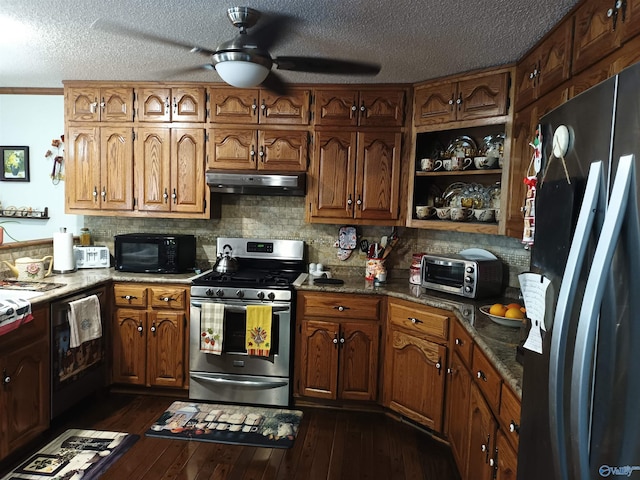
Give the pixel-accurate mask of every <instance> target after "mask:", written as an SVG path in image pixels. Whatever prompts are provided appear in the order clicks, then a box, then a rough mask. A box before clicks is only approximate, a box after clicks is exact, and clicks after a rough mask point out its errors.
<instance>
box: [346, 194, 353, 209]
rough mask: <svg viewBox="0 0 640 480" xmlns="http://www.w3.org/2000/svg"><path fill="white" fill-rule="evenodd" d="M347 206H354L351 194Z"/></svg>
mask: <svg viewBox="0 0 640 480" xmlns="http://www.w3.org/2000/svg"><path fill="white" fill-rule="evenodd" d="M347 205H348V206H349V207H351V205H353V200H351V194H349V198H348V199H347Z"/></svg>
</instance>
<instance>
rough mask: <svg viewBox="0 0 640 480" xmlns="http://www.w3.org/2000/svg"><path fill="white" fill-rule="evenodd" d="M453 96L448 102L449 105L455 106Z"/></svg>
mask: <svg viewBox="0 0 640 480" xmlns="http://www.w3.org/2000/svg"><path fill="white" fill-rule="evenodd" d="M453 101H454V100H453V95H451V98H450V99H449V101H448V102H447V103H448V104H449V105H453Z"/></svg>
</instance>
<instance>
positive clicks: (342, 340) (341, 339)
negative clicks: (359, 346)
mask: <svg viewBox="0 0 640 480" xmlns="http://www.w3.org/2000/svg"><path fill="white" fill-rule="evenodd" d="M340 346H341V347H344V337H340Z"/></svg>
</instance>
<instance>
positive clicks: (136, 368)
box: [112, 308, 147, 385]
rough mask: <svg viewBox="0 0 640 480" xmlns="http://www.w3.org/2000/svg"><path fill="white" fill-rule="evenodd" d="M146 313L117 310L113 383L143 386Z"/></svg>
mask: <svg viewBox="0 0 640 480" xmlns="http://www.w3.org/2000/svg"><path fill="white" fill-rule="evenodd" d="M146 325H147V313H146V311H144V310H133V309H127V308H119V309H117V310H116V311H115V314H114V325H113V327H114V328H113V370H112V372H113V373H112V375H113V382H114V383H129V384H133V385H144V384H145V372H146V352H147V346H146V342H147V332H146Z"/></svg>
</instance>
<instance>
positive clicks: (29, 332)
mask: <svg viewBox="0 0 640 480" xmlns="http://www.w3.org/2000/svg"><path fill="white" fill-rule="evenodd" d="M31 314H32V315H33V320H31V321H30V322H28V323H25V324H23V325H20V326H19V327H18V328H16V329H15V330H12V331H10V332H9V333H6V334H5V335H2V336H1V337H0V353H6V352H7V351H9V350H13V349H14V348H19V347H20V346H23V345H28V344H31V343H34V342H36V341H37V340H39V339H41V338H46V339H48V338H49V323H50V322H49V304H44V305H37V306H32V307H31Z"/></svg>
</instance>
